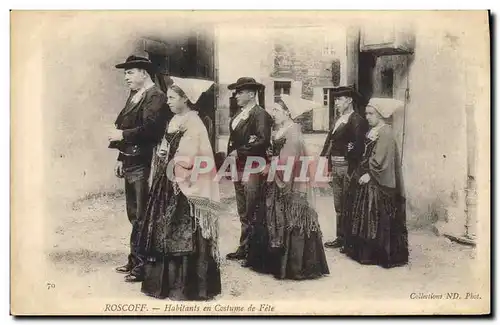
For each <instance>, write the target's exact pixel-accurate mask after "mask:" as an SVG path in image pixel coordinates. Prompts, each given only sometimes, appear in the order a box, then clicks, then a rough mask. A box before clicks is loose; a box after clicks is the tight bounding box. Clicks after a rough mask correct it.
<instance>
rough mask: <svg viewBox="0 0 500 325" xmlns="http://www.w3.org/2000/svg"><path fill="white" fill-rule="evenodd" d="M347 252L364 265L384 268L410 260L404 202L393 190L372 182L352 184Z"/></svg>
mask: <svg viewBox="0 0 500 325" xmlns="http://www.w3.org/2000/svg"><path fill="white" fill-rule="evenodd" d="M346 203H347V204H348V205H347V207H348V210H347V218H346V230H345V234H346V237H345V246H344V253H345V254H346V255H347V256H349V257H350V258H352V259H353V260H355V261H357V262H359V263H360V264H367V265H379V266H382V267H384V268H392V267H396V266H402V265H405V264H407V263H408V231H407V229H406V215H405V211H404V204H402V203H401V202H398V201H397V197H395V196H394V194H393V193H392V192H391V191H389V190H387V189H386V190H382V189H381V188H380V187H379V186H377V185H374V184H373V183H370V184H369V185H363V186H352V185H351V193H350V194H349V196H348V198H347V200H346Z"/></svg>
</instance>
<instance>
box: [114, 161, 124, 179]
mask: <svg viewBox="0 0 500 325" xmlns="http://www.w3.org/2000/svg"><path fill="white" fill-rule="evenodd" d="M115 175H116V177H118V178H123V163H122V162H121V161H117V162H116V165H115Z"/></svg>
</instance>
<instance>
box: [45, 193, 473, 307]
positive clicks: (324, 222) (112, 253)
mask: <svg viewBox="0 0 500 325" xmlns="http://www.w3.org/2000/svg"><path fill="white" fill-rule="evenodd" d="M222 191H223V193H224V196H225V200H227V201H228V204H230V206H231V209H232V211H233V213H232V215H231V216H227V217H225V218H227V220H221V222H220V227H221V231H220V234H221V247H220V249H221V254H223V255H225V254H226V253H228V252H230V251H232V250H233V249H234V248H235V247H236V245H237V242H238V237H239V220H238V217H237V214H236V206H235V202H234V199H233V198H232V196H233V194H234V191H233V189H232V187H231V186H230V184H229V185H226V186H224V187H223V188H222ZM317 210H318V212H319V215H320V223H321V226H322V231H323V235H324V238H323V240H324V241H326V240H329V239H332V238H333V236H334V233H335V225H334V220H335V219H334V216H333V215H332V213H334V212H332V211H333V199H332V196H331V195H329V194H328V193H326V194H323V195H321V196H320V197H319V198H318V199H317ZM53 217H54V219H53V220H54V221H55V222H54V224H53V225H52V228H51V229H50V232H51V235H50V238H51V239H52V240H51V243H50V248H49V250H48V252H47V253H48V258H49V259H50V262H51V263H49V264H50V265H51V270H52V272H53V273H52V274H54V276H55V277H56V279H54V281H56V282H57V283H58V294H60V295H63V296H64V295H68V296H72V297H73V298H89V297H98V298H108V297H109V298H115V299H116V298H120V297H121V298H124V297H126V298H141V297H142V298H144V299H152V298H146V297H145V296H144V295H143V294H142V293H141V292H140V284H138V283H125V282H124V281H123V275H121V274H118V273H115V272H114V268H115V267H116V266H118V265H121V264H123V263H124V262H125V261H126V257H127V254H128V240H129V237H128V236H129V232H130V229H131V227H130V224H129V222H128V219H127V217H126V214H125V199H124V196H123V193H120V192H119V193H110V194H103V195H99V196H95V197H89V198H86V199H84V200H80V201H78V202H75V203H73V204H71V205H70V206H68V207H67V208H66V209H63V210H61V212H59V213H57V215H55V216H53ZM409 242H410V249H411V251H410V263H409V265H408V266H405V267H400V268H395V269H389V270H386V269H383V268H380V267H377V266H362V265H359V264H358V263H356V262H354V261H352V260H350V259H348V258H347V257H346V256H344V255H342V254H340V253H339V252H338V250H332V249H327V250H326V254H327V259H328V263H329V268H330V275H328V276H326V277H324V278H321V279H317V280H310V281H300V282H297V281H286V280H285V281H278V280H275V279H274V278H273V277H272V276H267V275H260V274H257V273H254V272H252V271H250V270H248V269H245V268H242V267H241V266H240V265H239V264H238V263H237V262H233V261H225V262H224V263H223V265H222V267H221V272H222V294H221V295H220V296H218V297H217V299H232V300H250V299H260V300H281V299H298V300H303V299H307V298H316V299H317V298H320V299H321V298H325V299H340V298H341V299H344V300H345V299H355V298H357V297H359V296H360V295H362V296H363V297H365V298H371V297H373V298H375V297H378V298H381V299H383V298H384V297H390V298H391V299H399V298H406V299H407V298H408V296H409V295H410V294H411V293H412V292H446V291H448V290H450V291H456V288H457V285H458V286H460V287H461V288H464V290H465V288H466V287H467V283H468V282H470V272H469V271H470V266H471V265H472V263H473V262H474V249H473V248H471V247H468V246H463V245H460V244H457V243H454V242H451V241H449V240H448V239H446V238H443V237H437V236H435V235H434V234H432V233H430V232H426V231H423V230H419V231H411V232H410V238H409Z"/></svg>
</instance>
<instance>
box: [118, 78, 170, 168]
mask: <svg viewBox="0 0 500 325" xmlns="http://www.w3.org/2000/svg"><path fill="white" fill-rule="evenodd" d="M135 93H136V92H134V91H132V92H131V93H130V96H129V98H128V100H127V103H126V104H125V107H124V108H123V110H122V111H121V112H120V114H119V115H118V117H117V119H116V122H115V125H116V127H117V129H119V130H123V140H121V141H114V142H111V143H110V146H109V147H110V148H116V149H118V150H119V151H120V154H119V155H118V160H119V161H122V162H123V165H124V167H132V166H137V165H149V164H150V163H151V158H152V155H153V148H154V146H155V145H157V144H158V143H159V142H160V141H161V138H162V136H163V134H164V131H165V127H166V122H167V121H166V119H167V116H168V109H169V108H168V105H167V103H166V102H167V98H166V95H165V93H164V92H163V91H162V90H161V89H160V88H159V87H158V86H156V85H154V86H152V87H151V88H149V89H147V90H146V91H145V92H144V94H143V95H142V98H141V99H140V100H139V102H137V103H135V104H134V103H133V102H132V101H131V99H132V97H133V96H134V94H135Z"/></svg>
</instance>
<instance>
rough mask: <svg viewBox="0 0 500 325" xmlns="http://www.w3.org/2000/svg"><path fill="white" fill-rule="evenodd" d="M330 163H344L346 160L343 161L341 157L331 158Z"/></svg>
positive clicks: (343, 158)
mask: <svg viewBox="0 0 500 325" xmlns="http://www.w3.org/2000/svg"><path fill="white" fill-rule="evenodd" d="M330 158H331V161H332V162H346V161H347V160H346V159H345V157H342V156H331V157H330Z"/></svg>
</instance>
